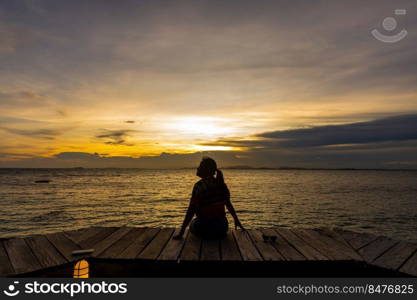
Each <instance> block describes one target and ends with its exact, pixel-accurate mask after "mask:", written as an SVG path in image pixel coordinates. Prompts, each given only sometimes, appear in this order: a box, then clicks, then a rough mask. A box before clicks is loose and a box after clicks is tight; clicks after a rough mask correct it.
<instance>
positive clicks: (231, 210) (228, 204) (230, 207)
mask: <svg viewBox="0 0 417 300" xmlns="http://www.w3.org/2000/svg"><path fill="white" fill-rule="evenodd" d="M226 208H227V210H228V211H229V213H230V214H231V215H232V217H233V221H234V222H235V228H236V229H237V227H240V228H241V229H243V230H245V228H243V225H242V223H240V220H239V217H238V216H237V213H236V210H235V208H234V207H233V204H232V202H231V201H230V192H229V189H227V199H226Z"/></svg>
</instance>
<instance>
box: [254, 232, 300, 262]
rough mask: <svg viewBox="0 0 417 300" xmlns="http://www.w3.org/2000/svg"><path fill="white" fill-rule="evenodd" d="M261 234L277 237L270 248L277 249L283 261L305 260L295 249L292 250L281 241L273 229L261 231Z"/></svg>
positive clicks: (287, 244)
mask: <svg viewBox="0 0 417 300" xmlns="http://www.w3.org/2000/svg"><path fill="white" fill-rule="evenodd" d="M261 232H262V233H263V234H266V235H270V236H271V235H273V236H276V237H277V239H276V241H275V243H273V244H272V246H274V248H275V249H277V251H278V252H279V253H280V254H281V256H282V257H284V259H285V260H289V261H302V260H306V258H305V256H304V255H302V254H301V253H300V252H299V251H298V250H297V249H296V248H294V247H293V246H292V245H291V244H289V243H288V242H287V241H286V240H285V239H283V238H282V237H281V236H280V235H279V234H278V233H277V232H276V231H275V230H274V229H271V228H267V229H262V230H261Z"/></svg>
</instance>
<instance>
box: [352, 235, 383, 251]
mask: <svg viewBox="0 0 417 300" xmlns="http://www.w3.org/2000/svg"><path fill="white" fill-rule="evenodd" d="M377 238H378V237H377V236H376V235H373V234H370V233H358V236H357V237H356V238H354V239H352V240H350V241H349V244H350V245H351V246H352V247H353V249H355V250H358V249H360V248H362V247H364V246H366V245H367V244H369V243H371V242H373V241H375V240H376V239H377Z"/></svg>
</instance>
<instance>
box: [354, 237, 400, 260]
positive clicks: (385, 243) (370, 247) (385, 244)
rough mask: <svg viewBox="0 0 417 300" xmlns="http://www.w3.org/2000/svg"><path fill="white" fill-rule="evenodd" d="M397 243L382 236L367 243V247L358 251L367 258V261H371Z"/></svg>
mask: <svg viewBox="0 0 417 300" xmlns="http://www.w3.org/2000/svg"><path fill="white" fill-rule="evenodd" d="M397 243H398V242H397V241H394V240H392V239H389V238H387V237H383V236H380V237H378V238H377V239H376V240H374V241H372V242H371V243H369V244H367V245H366V246H365V247H362V248H360V249H359V250H358V252H359V254H360V255H361V256H362V257H363V258H364V259H365V261H367V262H369V263H371V262H373V261H374V260H375V259H377V258H378V257H379V256H380V255H382V254H383V253H384V252H385V251H388V249H390V248H391V247H393V246H394V245H395V244H397Z"/></svg>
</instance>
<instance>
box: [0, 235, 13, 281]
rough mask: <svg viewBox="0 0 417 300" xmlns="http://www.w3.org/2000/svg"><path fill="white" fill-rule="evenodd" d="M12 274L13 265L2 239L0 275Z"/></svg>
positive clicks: (0, 242) (0, 243)
mask: <svg viewBox="0 0 417 300" xmlns="http://www.w3.org/2000/svg"><path fill="white" fill-rule="evenodd" d="M13 274H14V270H13V266H12V264H11V262H10V260H9V256H8V255H7V252H6V249H5V248H4V245H3V241H0V277H5V276H10V275H13Z"/></svg>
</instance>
